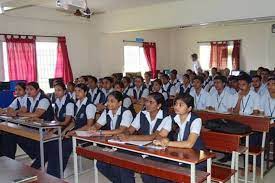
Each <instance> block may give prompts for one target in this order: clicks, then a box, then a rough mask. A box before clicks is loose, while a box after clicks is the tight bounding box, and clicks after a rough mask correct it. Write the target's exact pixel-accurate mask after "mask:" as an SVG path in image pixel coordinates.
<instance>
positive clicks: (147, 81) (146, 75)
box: [144, 72, 153, 91]
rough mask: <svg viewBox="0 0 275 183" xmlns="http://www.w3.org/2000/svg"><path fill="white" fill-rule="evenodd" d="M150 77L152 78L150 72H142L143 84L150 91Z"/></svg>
mask: <svg viewBox="0 0 275 183" xmlns="http://www.w3.org/2000/svg"><path fill="white" fill-rule="evenodd" d="M151 79H152V74H151V73H150V72H145V73H144V84H145V86H146V88H147V89H148V90H149V91H152V87H153V86H152V82H151Z"/></svg>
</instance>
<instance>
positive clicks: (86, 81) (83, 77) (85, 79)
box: [77, 76, 88, 85]
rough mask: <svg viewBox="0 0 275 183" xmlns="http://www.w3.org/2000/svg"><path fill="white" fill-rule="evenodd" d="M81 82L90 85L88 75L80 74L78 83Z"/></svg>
mask: <svg viewBox="0 0 275 183" xmlns="http://www.w3.org/2000/svg"><path fill="white" fill-rule="evenodd" d="M81 83H83V84H85V85H88V78H87V76H80V77H79V78H78V83H77V84H81Z"/></svg>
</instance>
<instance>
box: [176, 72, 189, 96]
mask: <svg viewBox="0 0 275 183" xmlns="http://www.w3.org/2000/svg"><path fill="white" fill-rule="evenodd" d="M182 78H183V80H182V84H181V85H180V88H179V89H178V90H177V92H176V93H177V94H179V95H184V94H186V93H189V92H190V90H191V88H192V86H191V83H190V77H189V75H188V74H184V75H183V76H182Z"/></svg>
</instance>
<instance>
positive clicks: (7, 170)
mask: <svg viewBox="0 0 275 183" xmlns="http://www.w3.org/2000/svg"><path fill="white" fill-rule="evenodd" d="M0 171H1V180H0V182H3V183H9V182H12V181H13V180H15V179H18V178H22V177H24V176H34V175H37V177H38V180H37V181H35V182H36V183H66V182H65V181H63V180H61V179H57V178H55V177H53V176H51V175H48V174H46V173H44V172H42V171H40V170H36V169H34V168H31V167H29V166H26V165H24V164H22V163H20V162H17V161H15V160H12V159H9V158H7V157H0Z"/></svg>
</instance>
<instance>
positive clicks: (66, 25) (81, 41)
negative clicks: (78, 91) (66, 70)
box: [0, 15, 93, 76]
mask: <svg viewBox="0 0 275 183" xmlns="http://www.w3.org/2000/svg"><path fill="white" fill-rule="evenodd" d="M91 27H92V26H91V25H90V24H81V23H76V22H61V21H48V20H39V19H31V18H20V17H12V16H5V15H1V16H0V33H14V34H35V35H59V36H66V38H67V46H68V51H69V58H70V61H71V66H72V70H73V74H74V75H75V76H78V75H81V74H84V73H88V72H89V71H90V69H91V68H90V67H89V65H90V62H91V61H90V60H89V58H92V54H93V52H92V51H90V50H91V49H92V48H93V43H90V42H89V40H90V38H91V37H92V36H93V29H92V28H91Z"/></svg>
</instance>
